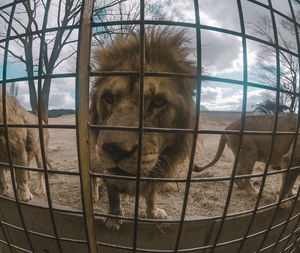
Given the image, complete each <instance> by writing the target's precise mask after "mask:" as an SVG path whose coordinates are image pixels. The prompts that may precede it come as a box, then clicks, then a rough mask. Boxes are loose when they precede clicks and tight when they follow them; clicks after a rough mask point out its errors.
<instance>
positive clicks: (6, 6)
mask: <svg viewBox="0 0 300 253" xmlns="http://www.w3.org/2000/svg"><path fill="white" fill-rule="evenodd" d="M27 1H28V0H19V1H17V2H16V4H19V3H23V2H27ZM13 5H14V2H13V1H12V2H11V3H8V4H5V5H2V6H0V11H2V10H4V9H7V8H10V7H12V6H13Z"/></svg>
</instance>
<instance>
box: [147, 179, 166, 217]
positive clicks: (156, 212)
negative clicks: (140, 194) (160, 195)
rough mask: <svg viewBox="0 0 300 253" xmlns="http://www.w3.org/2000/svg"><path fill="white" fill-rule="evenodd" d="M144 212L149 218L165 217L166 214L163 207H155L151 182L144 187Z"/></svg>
mask: <svg viewBox="0 0 300 253" xmlns="http://www.w3.org/2000/svg"><path fill="white" fill-rule="evenodd" d="M144 197H145V200H146V213H147V217H148V218H150V219H167V218H168V215H167V213H166V211H165V210H164V209H160V208H157V207H156V190H155V185H154V184H153V183H151V184H149V185H148V187H147V188H146V189H145V192H144Z"/></svg>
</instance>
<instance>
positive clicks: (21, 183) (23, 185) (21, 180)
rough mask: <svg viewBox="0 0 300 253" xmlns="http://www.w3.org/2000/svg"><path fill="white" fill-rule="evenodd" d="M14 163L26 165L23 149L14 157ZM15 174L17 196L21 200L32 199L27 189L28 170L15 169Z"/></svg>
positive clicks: (25, 154) (25, 155)
mask: <svg viewBox="0 0 300 253" xmlns="http://www.w3.org/2000/svg"><path fill="white" fill-rule="evenodd" d="M13 163H14V164H17V165H27V164H28V160H27V153H26V151H25V149H24V151H23V152H21V154H20V155H18V156H17V157H15V158H14V160H13ZM15 174H16V182H17V191H18V192H17V193H18V198H19V199H20V200H22V201H29V200H31V199H33V196H32V194H31V192H30V190H29V187H28V182H29V171H28V170H25V169H15Z"/></svg>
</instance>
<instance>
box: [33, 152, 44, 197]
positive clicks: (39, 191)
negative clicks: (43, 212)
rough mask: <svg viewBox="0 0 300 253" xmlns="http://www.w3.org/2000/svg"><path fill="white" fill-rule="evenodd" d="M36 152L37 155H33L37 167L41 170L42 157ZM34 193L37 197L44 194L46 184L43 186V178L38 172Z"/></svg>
mask: <svg viewBox="0 0 300 253" xmlns="http://www.w3.org/2000/svg"><path fill="white" fill-rule="evenodd" d="M36 152H37V154H35V160H36V164H37V167H38V168H40V169H43V163H42V156H41V154H40V152H39V151H36ZM34 192H35V194H37V195H42V194H46V184H45V177H44V173H43V172H39V183H38V186H37V187H36V189H35V191H34Z"/></svg>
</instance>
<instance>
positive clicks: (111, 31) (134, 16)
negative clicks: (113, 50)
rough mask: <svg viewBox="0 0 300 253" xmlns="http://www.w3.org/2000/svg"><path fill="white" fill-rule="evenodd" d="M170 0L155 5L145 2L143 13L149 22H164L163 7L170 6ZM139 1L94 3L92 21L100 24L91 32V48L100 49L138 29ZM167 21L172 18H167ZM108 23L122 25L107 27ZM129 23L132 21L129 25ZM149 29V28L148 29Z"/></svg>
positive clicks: (124, 0) (126, 0)
mask: <svg viewBox="0 0 300 253" xmlns="http://www.w3.org/2000/svg"><path fill="white" fill-rule="evenodd" d="M170 1H171V0H163V1H157V2H156V3H155V4H154V3H150V1H149V0H148V1H147V0H146V1H145V13H146V15H148V16H149V17H150V18H151V20H166V19H167V12H166V10H165V9H164V7H166V6H169V5H170ZM139 18H140V1H138V0H108V1H105V0H104V1H96V3H95V10H94V21H95V22H96V23H102V24H103V25H102V26H99V27H97V28H96V29H94V31H93V34H92V36H93V38H94V43H93V45H92V46H96V47H99V46H100V47H102V46H105V45H106V44H107V43H108V44H109V43H111V42H113V40H114V38H115V36H122V37H126V36H128V35H130V34H131V33H132V32H134V31H136V30H137V29H138V28H139V25H138V23H137V22H135V21H138V20H139ZM168 19H169V20H171V19H172V17H171V16H170V17H168ZM110 21H119V22H120V23H122V22H124V23H123V24H119V25H113V26H112V25H109V22H110ZM130 21H133V22H132V23H130ZM149 29H151V28H149Z"/></svg>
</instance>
